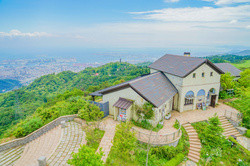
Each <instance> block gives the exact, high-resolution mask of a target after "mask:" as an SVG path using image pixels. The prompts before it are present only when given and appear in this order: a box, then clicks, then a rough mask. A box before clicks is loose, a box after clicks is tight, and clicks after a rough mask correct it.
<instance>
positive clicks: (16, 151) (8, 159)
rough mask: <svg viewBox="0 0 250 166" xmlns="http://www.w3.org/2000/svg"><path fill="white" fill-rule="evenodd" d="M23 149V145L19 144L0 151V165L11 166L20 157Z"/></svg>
mask: <svg viewBox="0 0 250 166" xmlns="http://www.w3.org/2000/svg"><path fill="white" fill-rule="evenodd" d="M23 150H24V146H19V147H15V148H12V149H8V150H5V151H3V152H0V165H1V166H12V165H13V164H14V162H15V161H16V160H18V159H19V158H20V157H21V155H22V153H23Z"/></svg>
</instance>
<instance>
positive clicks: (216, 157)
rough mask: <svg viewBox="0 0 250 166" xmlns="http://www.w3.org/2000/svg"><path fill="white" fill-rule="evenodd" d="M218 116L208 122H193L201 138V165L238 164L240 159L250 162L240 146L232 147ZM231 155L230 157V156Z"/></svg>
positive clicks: (228, 165)
mask: <svg viewBox="0 0 250 166" xmlns="http://www.w3.org/2000/svg"><path fill="white" fill-rule="evenodd" d="M219 124H220V122H219V121H218V117H212V118H210V119H209V121H208V122H197V123H194V124H192V125H193V126H194V128H195V129H196V131H197V133H198V136H199V138H200V140H201V144H202V149H201V160H200V165H208V166H210V165H211V166H212V165H226V166H231V165H238V163H239V161H240V160H241V161H243V163H245V160H247V161H246V162H249V157H247V154H245V153H244V152H243V151H241V150H240V149H239V146H233V147H231V142H230V141H229V140H227V139H226V138H225V136H223V135H222V132H223V130H222V129H221V128H220V126H219ZM228 156H230V157H228Z"/></svg>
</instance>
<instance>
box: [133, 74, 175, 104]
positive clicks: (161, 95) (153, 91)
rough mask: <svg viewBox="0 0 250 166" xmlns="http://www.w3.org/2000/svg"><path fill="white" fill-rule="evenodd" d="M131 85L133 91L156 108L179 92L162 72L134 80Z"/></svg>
mask: <svg viewBox="0 0 250 166" xmlns="http://www.w3.org/2000/svg"><path fill="white" fill-rule="evenodd" d="M130 85H131V88H132V89H134V90H135V91H136V92H137V93H138V94H140V95H141V96H143V97H144V98H145V99H146V100H147V101H149V102H150V103H152V104H153V105H154V106H156V107H159V106H161V105H162V104H163V103H165V102H166V101H167V100H169V99H170V98H172V97H173V96H174V95H175V94H176V93H177V92H178V91H177V89H176V88H175V86H174V85H173V84H172V83H171V82H170V80H169V79H168V78H167V77H166V76H165V75H164V74H163V73H162V72H157V73H153V74H150V75H148V76H146V77H142V78H140V79H138V80H134V81H132V82H131V83H130Z"/></svg>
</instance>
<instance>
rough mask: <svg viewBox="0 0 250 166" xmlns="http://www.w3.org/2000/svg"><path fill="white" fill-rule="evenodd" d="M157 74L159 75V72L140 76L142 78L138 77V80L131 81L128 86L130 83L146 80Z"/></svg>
mask: <svg viewBox="0 0 250 166" xmlns="http://www.w3.org/2000/svg"><path fill="white" fill-rule="evenodd" d="M157 73H161V72H160V71H157V72H154V73H150V74H148V75H145V76H142V77H138V79H134V80H131V81H130V82H129V83H128V84H129V85H130V83H133V82H136V81H139V80H141V79H144V78H147V77H149V76H152V75H155V74H157Z"/></svg>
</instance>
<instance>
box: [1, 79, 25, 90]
mask: <svg viewBox="0 0 250 166" xmlns="http://www.w3.org/2000/svg"><path fill="white" fill-rule="evenodd" d="M20 86H22V84H21V83H20V82H19V81H18V80H11V79H1V80H0V93H3V92H6V91H10V90H12V89H14V88H19V87H20Z"/></svg>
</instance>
